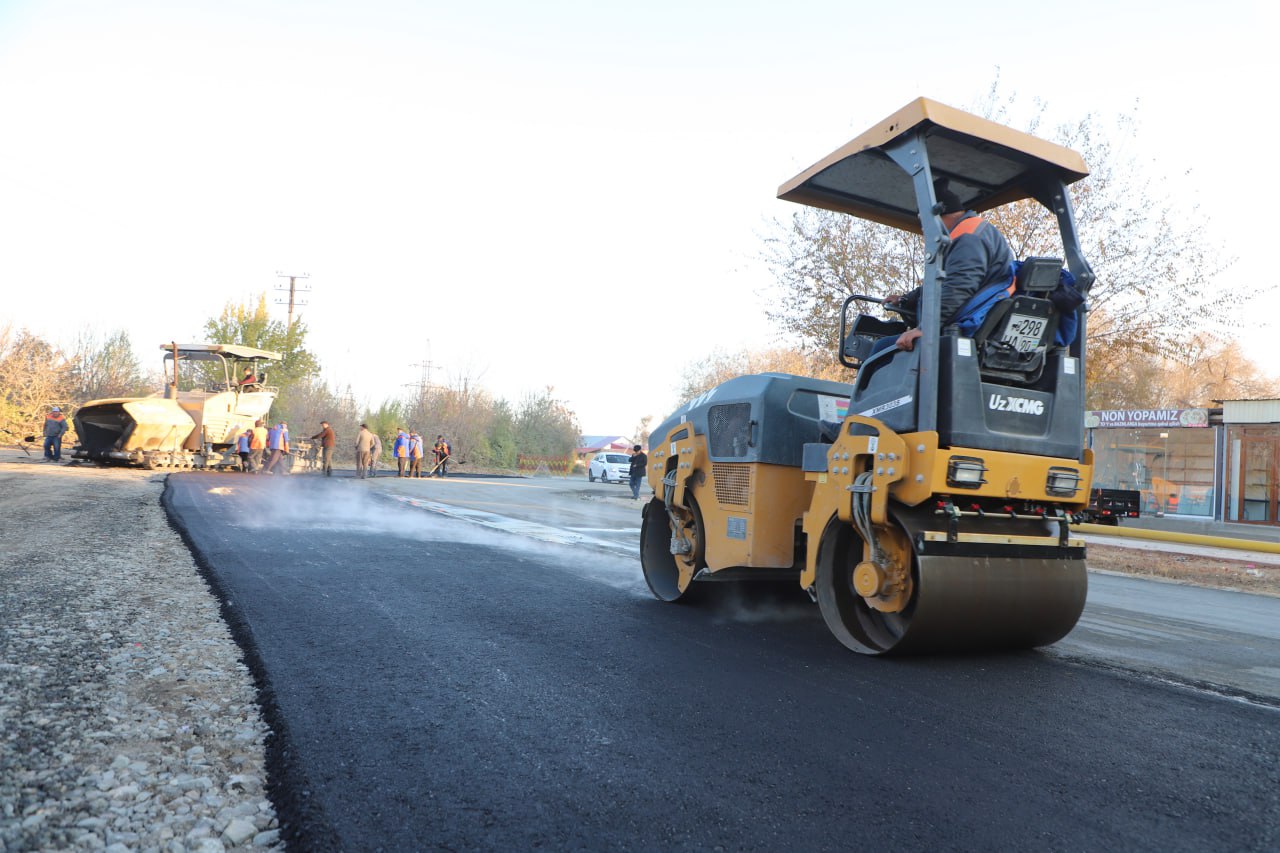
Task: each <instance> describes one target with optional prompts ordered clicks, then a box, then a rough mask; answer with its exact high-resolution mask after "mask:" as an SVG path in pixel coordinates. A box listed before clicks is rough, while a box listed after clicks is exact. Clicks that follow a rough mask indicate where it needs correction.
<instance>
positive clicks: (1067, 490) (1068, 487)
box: [1044, 468, 1080, 498]
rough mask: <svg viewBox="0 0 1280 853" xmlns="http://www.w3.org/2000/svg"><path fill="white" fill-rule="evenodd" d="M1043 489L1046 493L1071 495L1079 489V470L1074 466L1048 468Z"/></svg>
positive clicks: (1062, 495)
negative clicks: (1047, 475)
mask: <svg viewBox="0 0 1280 853" xmlns="http://www.w3.org/2000/svg"><path fill="white" fill-rule="evenodd" d="M1044 490H1045V493H1046V494H1050V495H1055V496H1058V497H1066V498H1069V497H1072V496H1073V495H1075V493H1076V492H1078V491H1080V472H1079V471H1077V470H1076V469H1074V468H1050V469H1049V477H1048V479H1047V480H1046V481H1045V484H1044Z"/></svg>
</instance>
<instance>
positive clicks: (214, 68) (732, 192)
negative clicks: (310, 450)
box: [0, 0, 1280, 434]
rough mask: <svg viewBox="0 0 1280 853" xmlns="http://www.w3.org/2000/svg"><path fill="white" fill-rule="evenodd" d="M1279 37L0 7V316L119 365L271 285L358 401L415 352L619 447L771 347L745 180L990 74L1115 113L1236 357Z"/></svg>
mask: <svg viewBox="0 0 1280 853" xmlns="http://www.w3.org/2000/svg"><path fill="white" fill-rule="evenodd" d="M922 24H924V25H927V26H928V29H929V31H928V32H920V31H919V30H918V29H917V28H918V27H920V26H921V25H922ZM1278 32H1280V19H1278V18H1277V13H1276V12H1275V11H1274V6H1273V5H1271V4H1263V3H1261V2H1245V0H1224V2H1217V3H1213V4H1204V3H1189V2H1161V3H1154V2H1152V3H1148V2H1123V0H1121V2H1116V0H1109V2H1095V0H1085V1H1084V2H1077V3H1075V4H1072V5H1071V7H1070V8H1069V9H1067V8H1066V7H1064V6H1063V5H1062V4H1039V3H1028V2H1025V0H1019V2H999V0H997V2H987V3H983V4H981V5H979V6H976V7H975V6H972V5H969V6H966V5H964V4H955V3H953V2H946V3H937V2H919V3H907V4H886V3H878V4H869V3H862V2H850V1H849V0H839V2H817V0H788V2H785V3H784V2H780V0H775V2H771V3H760V2H742V0H739V2H733V3H728V2H703V3H699V2H694V0H679V2H671V0H650V2H646V3H614V2H607V0H596V2H585V1H584V2H568V0H542V2H538V3H529V2H484V0H474V2H469V3H458V2H450V3H443V2H434V0H430V1H429V2H392V0H360V2H314V0H313V2H271V0H233V1H232V2H227V0H219V2H212V0H210V2H204V3H194V2H178V1H177V0H165V1H164V2H160V1H159V0H157V2H139V0H112V2H105V3H104V2H92V0H65V2H63V1H62V0H47V2H22V0H0V116H3V125H2V127H3V132H2V133H0V292H3V294H4V300H3V305H2V306H0V324H3V323H5V322H12V323H14V325H16V326H19V327H26V328H29V329H30V330H32V331H33V332H35V333H37V334H40V335H42V336H45V337H47V338H50V339H52V340H54V341H55V342H58V343H62V344H69V343H70V342H71V341H72V340H73V339H74V338H75V336H76V334H77V333H78V332H80V331H82V330H85V329H94V330H97V331H101V332H109V331H113V330H116V329H124V330H126V331H127V332H129V334H130V336H131V338H132V340H133V342H134V345H135V347H136V348H137V350H138V352H139V356H140V357H141V358H142V359H143V361H144V364H145V365H146V366H148V367H152V366H154V365H155V364H158V356H159V351H158V346H159V345H160V343H162V342H164V341H168V340H172V339H174V338H175V337H176V338H178V339H179V340H182V341H189V342H194V341H197V340H199V339H200V337H201V336H200V330H201V327H202V326H203V323H204V321H205V320H206V319H207V318H209V317H211V316H214V315H216V314H217V313H219V311H220V310H221V309H222V307H223V305H224V304H225V303H226V302H228V301H237V302H239V301H245V300H247V299H248V298H249V297H251V296H252V295H254V294H256V293H259V292H262V291H269V292H270V293H269V295H270V296H271V297H272V298H276V297H277V296H279V295H280V294H277V293H275V292H274V290H273V288H275V287H276V286H277V285H279V284H281V283H282V280H281V279H278V278H277V277H276V273H277V272H295V273H303V272H305V273H309V274H310V279H309V280H308V281H307V284H308V285H309V286H310V287H311V292H310V293H309V294H307V296H306V298H307V300H308V302H309V304H308V305H307V306H306V307H305V308H304V309H303V317H304V319H305V321H306V322H307V324H308V326H309V328H310V336H309V339H308V340H309V344H310V347H311V349H312V350H313V351H314V352H315V353H316V354H317V355H318V356H319V358H320V359H321V362H322V364H323V366H324V374H325V377H326V378H327V379H328V380H329V381H330V382H331V383H332V384H336V385H339V386H344V385H346V384H347V383H351V385H352V387H353V390H354V391H355V394H356V397H357V399H358V400H359V401H360V402H361V403H370V404H375V405H376V404H377V403H378V402H379V401H381V400H382V399H384V398H387V397H392V396H399V395H401V394H403V393H405V391H406V388H405V385H406V384H410V383H416V382H417V381H418V380H419V378H420V375H421V368H419V367H415V366H414V365H415V364H421V363H422V362H424V361H426V360H427V358H428V355H429V357H430V360H431V361H432V362H433V363H434V364H435V365H436V367H435V370H434V373H433V376H432V378H433V380H435V381H448V380H450V379H457V378H459V377H462V376H464V375H469V376H470V377H471V378H472V379H473V380H474V379H478V380H479V382H480V384H482V385H484V386H485V387H486V388H488V390H489V391H490V392H492V393H493V394H494V395H495V396H498V397H506V398H508V399H510V400H512V401H513V402H514V401H518V400H519V398H520V397H521V396H522V395H523V394H524V393H525V392H527V391H531V390H540V389H541V388H543V387H545V386H548V385H550V386H553V387H554V388H555V394H556V396H558V397H560V398H561V399H564V400H565V401H567V402H568V403H569V405H570V406H571V407H573V408H574V409H575V410H576V411H577V413H578V415H579V419H580V422H581V426H582V428H583V431H584V432H586V433H600V434H603V433H614V434H629V433H630V432H631V430H632V428H633V427H634V426H635V424H636V422H637V421H638V420H639V418H640V417H642V416H644V415H653V416H654V419H655V421H657V420H661V419H662V418H663V417H664V416H665V415H666V414H668V413H669V411H670V410H671V409H672V408H674V407H675V405H676V404H677V403H678V401H677V400H676V399H675V389H676V386H677V385H678V384H679V381H680V378H681V374H682V372H683V370H684V369H685V368H686V367H687V366H688V365H690V364H694V363H697V362H699V361H701V360H703V359H705V358H706V357H707V355H709V354H710V353H711V352H712V350H713V349H716V348H719V349H723V350H730V351H732V350H735V349H741V348H747V347H750V348H759V347H765V346H770V345H773V344H774V343H775V342H776V336H775V332H774V330H773V329H772V328H771V327H770V325H769V324H768V323H767V321H766V319H765V317H764V312H765V310H766V301H765V300H766V299H767V298H768V294H769V288H770V284H771V279H770V276H769V273H768V270H767V269H766V268H765V266H764V265H763V263H762V262H761V261H760V259H759V252H760V247H761V235H762V234H763V233H764V231H765V221H766V220H767V219H768V218H771V217H788V216H789V215H790V214H791V212H792V210H794V207H793V206H792V205H790V204H788V203H786V202H781V201H778V200H776V199H775V197H774V194H775V192H776V190H777V187H778V185H779V184H781V183H782V182H783V181H784V180H786V179H787V178H790V177H791V176H792V175H794V174H796V173H797V172H799V171H800V170H801V169H803V168H805V167H807V166H808V165H810V164H811V163H813V162H814V161H816V160H818V159H820V158H821V157H823V156H824V155H826V154H827V153H829V152H830V151H833V150H835V149H836V148H837V147H839V146H840V145H842V144H843V143H845V142H847V141H848V140H849V139H851V138H852V137H853V136H855V135H857V134H859V133H861V132H862V131H863V130H865V129H866V128H867V127H869V126H871V125H872V124H873V123H875V122H877V121H879V120H880V119H882V118H884V117H885V116H887V115H889V114H890V113H891V112H893V111H894V110H896V109H898V108H899V107H901V106H903V105H904V104H906V103H908V102H909V101H911V100H912V99H914V98H916V97H920V96H925V97H930V98H934V99H936V100H940V101H943V102H944V103H949V104H951V105H953V106H958V107H961V108H964V107H967V106H969V105H971V104H973V103H974V102H975V101H976V100H977V99H979V98H980V97H981V96H982V95H983V94H984V93H985V92H986V90H987V89H988V88H989V86H990V84H991V81H992V79H993V78H994V77H995V75H996V73H997V67H998V68H999V75H1000V78H1001V80H1002V81H1003V85H1004V88H1005V89H1006V91H1014V92H1017V93H1018V94H1019V95H1020V96H1022V98H1023V99H1024V100H1025V101H1026V102H1027V104H1028V106H1029V105H1030V102H1031V99H1032V98H1039V99H1041V100H1043V101H1044V102H1046V103H1047V104H1048V107H1049V120H1050V121H1051V122H1053V123H1057V122H1061V121H1075V120H1078V119H1079V118H1081V117H1082V116H1083V115H1084V114H1085V113H1088V112H1090V111H1096V112H1098V113H1101V114H1103V115H1113V114H1115V113H1117V112H1121V111H1125V110H1129V109H1131V108H1132V107H1133V105H1134V104H1135V103H1137V104H1138V116H1139V119H1140V120H1141V132H1140V134H1139V136H1138V138H1137V140H1136V141H1135V142H1134V143H1132V145H1136V146H1137V147H1138V150H1137V151H1136V152H1134V153H1135V154H1136V156H1137V159H1138V160H1139V161H1140V162H1142V163H1144V164H1149V167H1150V168H1151V169H1152V173H1153V174H1154V175H1157V176H1158V177H1159V178H1160V179H1161V185H1162V186H1165V187H1168V188H1170V189H1171V190H1172V191H1174V192H1176V193H1177V194H1178V195H1179V196H1183V197H1185V198H1186V199H1187V200H1188V202H1191V201H1195V202H1198V203H1199V205H1200V206H1201V208H1202V210H1203V211H1204V212H1206V213H1207V214H1208V215H1209V216H1210V224H1209V226H1208V227H1209V235H1208V236H1209V239H1210V240H1211V241H1212V242H1214V243H1216V244H1218V245H1221V247H1222V249H1223V252H1224V254H1226V255H1228V256H1234V257H1236V258H1237V259H1238V260H1237V263H1236V264H1235V266H1234V267H1232V269H1231V270H1230V272H1229V273H1228V274H1227V275H1226V276H1225V277H1224V279H1223V280H1222V282H1221V286H1223V287H1224V288H1233V289H1246V290H1249V291H1259V290H1265V291H1266V293H1265V294H1264V295H1263V296H1261V297H1259V300H1258V303H1257V310H1251V311H1250V312H1249V314H1250V319H1249V320H1247V321H1246V324H1245V327H1244V328H1243V329H1242V330H1241V339H1242V340H1243V341H1244V343H1245V345H1246V349H1247V350H1248V352H1249V353H1250V354H1251V355H1252V356H1253V357H1254V358H1255V359H1257V360H1259V361H1260V363H1261V364H1262V365H1263V367H1264V369H1270V364H1269V357H1270V353H1269V352H1268V349H1267V347H1266V344H1267V342H1268V339H1270V338H1274V336H1275V335H1276V333H1277V325H1276V323H1275V320H1274V317H1275V314H1276V309H1277V308H1278V307H1280V295H1278V294H1276V293H1275V292H1274V291H1275V290H1276V283H1277V276H1276V273H1275V271H1274V265H1273V264H1271V263H1268V262H1269V261H1270V252H1268V251H1267V250H1268V249H1269V248H1270V245H1271V243H1272V242H1273V241H1271V240H1270V239H1269V238H1267V237H1265V236H1264V235H1265V234H1266V233H1267V229H1268V228H1270V225H1271V223H1272V222H1273V221H1274V218H1275V217H1274V214H1273V213H1272V212H1271V211H1270V210H1269V209H1268V206H1269V205H1270V204H1271V202H1270V197H1271V196H1272V195H1273V194H1274V193H1273V191H1272V190H1271V189H1270V183H1271V182H1270V180H1269V178H1270V177H1271V175H1270V171H1271V170H1270V168H1269V167H1268V166H1266V165H1265V164H1266V163H1267V162H1268V158H1267V157H1266V156H1259V155H1258V154H1251V153H1250V151H1249V149H1248V148H1245V147H1243V146H1245V145H1246V144H1248V140H1249V137H1250V135H1251V134H1254V133H1256V134H1257V137H1256V138H1257V139H1258V140H1259V143H1258V144H1259V145H1261V146H1263V147H1264V148H1263V150H1264V151H1269V147H1268V146H1269V145H1270V143H1269V142H1267V140H1268V139H1269V138H1270V135H1269V133H1268V132H1269V131H1271V130H1273V129H1274V128H1273V127H1272V126H1271V125H1270V124H1263V125H1261V126H1258V125H1254V124H1251V122H1250V119H1249V116H1250V115H1252V114H1257V115H1260V116H1270V115H1271V113H1272V110H1271V108H1270V106H1269V104H1268V101H1267V98H1269V93H1270V91H1271V89H1273V88H1274V87H1275V85H1276V84H1277V83H1280V59H1277V50H1276V48H1275V47H1274V45H1273V44H1272V43H1271V41H1272V39H1273V38H1274V37H1275V35H1276V33H1278ZM1228 146H1230V147H1228ZM1253 162H1261V163H1263V164H1264V165H1263V166H1262V168H1263V170H1264V171H1263V172H1262V173H1260V174H1253V173H1250V172H1249V171H1247V170H1248V169H1249V168H1250V167H1251V165H1252V163H1253ZM1097 272H1098V274H1099V277H1100V278H1101V277H1105V275H1106V270H1105V269H1098V270H1097ZM273 308H274V310H276V311H278V312H279V313H278V316H280V317H281V318H283V316H284V307H283V306H273Z"/></svg>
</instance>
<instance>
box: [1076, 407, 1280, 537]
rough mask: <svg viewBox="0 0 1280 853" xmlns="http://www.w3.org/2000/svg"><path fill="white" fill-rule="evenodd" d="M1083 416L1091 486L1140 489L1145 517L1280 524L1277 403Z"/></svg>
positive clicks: (1279, 449)
mask: <svg viewBox="0 0 1280 853" xmlns="http://www.w3.org/2000/svg"><path fill="white" fill-rule="evenodd" d="M1221 402H1222V408H1214V409H1119V410H1102V411H1090V412H1086V413H1085V427H1086V429H1087V431H1088V436H1089V437H1088V445H1089V447H1091V448H1092V449H1093V453H1094V486H1096V487H1103V488H1111V489H1136V490H1138V491H1139V492H1141V493H1142V512H1143V514H1144V515H1155V514H1157V513H1163V514H1164V515H1166V516H1172V517H1185V518H1200V519H1213V520H1215V521H1231V522H1242V523H1251V524H1272V525H1280V400H1224V401H1221Z"/></svg>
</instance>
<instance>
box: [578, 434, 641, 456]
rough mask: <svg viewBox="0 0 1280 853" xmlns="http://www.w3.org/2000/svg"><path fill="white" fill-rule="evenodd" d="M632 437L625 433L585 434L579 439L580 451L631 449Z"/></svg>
mask: <svg viewBox="0 0 1280 853" xmlns="http://www.w3.org/2000/svg"><path fill="white" fill-rule="evenodd" d="M630 449H631V439H629V438H627V437H626V436H625V435H584V436H581V437H580V438H579V439H578V452H579V453H595V452H596V451H598V450H630Z"/></svg>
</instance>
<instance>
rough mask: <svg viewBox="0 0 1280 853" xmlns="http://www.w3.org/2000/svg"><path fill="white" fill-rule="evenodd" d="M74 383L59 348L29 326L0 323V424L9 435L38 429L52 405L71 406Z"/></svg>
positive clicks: (20, 434) (68, 364)
mask: <svg viewBox="0 0 1280 853" xmlns="http://www.w3.org/2000/svg"><path fill="white" fill-rule="evenodd" d="M72 384H73V383H72V381H71V364H70V363H69V362H68V361H67V359H66V357H65V356H64V355H63V354H62V352H61V351H60V350H58V349H57V348H56V347H54V346H53V345H52V344H49V343H48V342H46V341H44V340H43V339H41V338H39V337H37V336H36V335H33V334H31V333H30V332H28V331H27V330H26V329H20V330H18V331H14V329H13V326H12V325H6V326H4V327H0V428H2V429H4V430H5V431H6V432H8V433H9V435H10V436H16V437H18V438H24V437H26V436H27V435H30V434H32V433H38V432H39V431H40V428H41V427H42V425H43V422H44V416H45V414H46V413H48V411H49V409H50V407H51V406H54V405H60V406H63V407H68V403H69V402H70V399H69V397H70V389H71V387H72ZM69 414H70V412H68V415H69Z"/></svg>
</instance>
